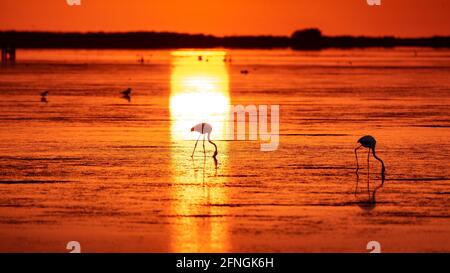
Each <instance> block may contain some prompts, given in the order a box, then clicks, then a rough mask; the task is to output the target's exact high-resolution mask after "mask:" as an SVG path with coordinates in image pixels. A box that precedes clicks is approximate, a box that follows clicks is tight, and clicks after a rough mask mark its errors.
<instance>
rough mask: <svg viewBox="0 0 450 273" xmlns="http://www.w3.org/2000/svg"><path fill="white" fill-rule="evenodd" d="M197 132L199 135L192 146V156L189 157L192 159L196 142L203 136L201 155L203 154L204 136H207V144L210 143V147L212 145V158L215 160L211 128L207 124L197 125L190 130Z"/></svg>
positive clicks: (215, 153) (215, 146)
mask: <svg viewBox="0 0 450 273" xmlns="http://www.w3.org/2000/svg"><path fill="white" fill-rule="evenodd" d="M194 131H195V132H199V133H200V135H199V136H198V138H197V141H196V142H195V146H194V150H193V151H192V155H191V157H194V152H195V148H197V143H198V140H199V139H200V137H201V136H202V135H203V153H205V136H206V134H207V135H208V142H209V143H211V144H212V145H214V148H215V151H214V155H213V157H214V158H216V156H217V145H216V144H215V143H214V142H212V141H211V138H210V137H211V131H212V126H211V124H209V123H199V124H197V125H195V126H194V127H192V128H191V132H194Z"/></svg>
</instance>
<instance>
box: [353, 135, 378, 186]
mask: <svg viewBox="0 0 450 273" xmlns="http://www.w3.org/2000/svg"><path fill="white" fill-rule="evenodd" d="M357 143H360V144H361V145H359V147H357V148H355V156H356V173H358V170H359V164H358V153H357V151H358V149H359V148H361V147H364V148H368V149H369V152H368V154H367V173H369V157H370V150H372V153H373V157H375V159H376V160H378V161H380V162H381V179H382V181H383V183H384V171H385V168H384V162H383V160H381V159H380V158H379V157H378V156H377V155H376V154H375V145H376V144H377V141H376V140H375V138H374V137H373V136H363V137H362V138H360V139H359V140H358V142H357Z"/></svg>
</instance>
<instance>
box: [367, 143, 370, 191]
mask: <svg viewBox="0 0 450 273" xmlns="http://www.w3.org/2000/svg"><path fill="white" fill-rule="evenodd" d="M369 159H370V148H369V152H368V153H367V191H368V192H369V197H370V188H369V187H370V184H369V179H370V165H369Z"/></svg>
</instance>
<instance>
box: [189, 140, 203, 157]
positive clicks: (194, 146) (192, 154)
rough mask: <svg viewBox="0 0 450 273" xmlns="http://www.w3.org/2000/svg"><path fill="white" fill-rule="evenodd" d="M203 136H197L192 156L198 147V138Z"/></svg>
mask: <svg viewBox="0 0 450 273" xmlns="http://www.w3.org/2000/svg"><path fill="white" fill-rule="evenodd" d="M201 136H202V135H199V136H198V138H197V141H196V142H195V146H194V150H193V151H192V155H191V157H194V153H195V148H197V143H198V140H199V139H200V137H201Z"/></svg>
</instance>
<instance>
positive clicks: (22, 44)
mask: <svg viewBox="0 0 450 273" xmlns="http://www.w3.org/2000/svg"><path fill="white" fill-rule="evenodd" d="M0 46H2V47H6V46H12V47H15V48H28V49H33V48H35V49H42V48H48V49H55V48H61V49H177V48H219V47H220V48H230V49H232V48H241V49H271V48H292V49H294V50H320V49H326V48H341V49H345V48H348V49H350V48H368V47H386V48H392V47H432V48H450V36H433V37H422V38H398V37H393V36H384V37H366V36H324V35H322V33H321V31H320V30H318V29H305V30H299V31H296V32H294V33H293V34H292V35H291V36H225V37H217V36H213V35H203V34H183V33H173V32H122V33H119V32H111V33H107V32H91V33H77V32H27V31H2V32H0Z"/></svg>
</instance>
